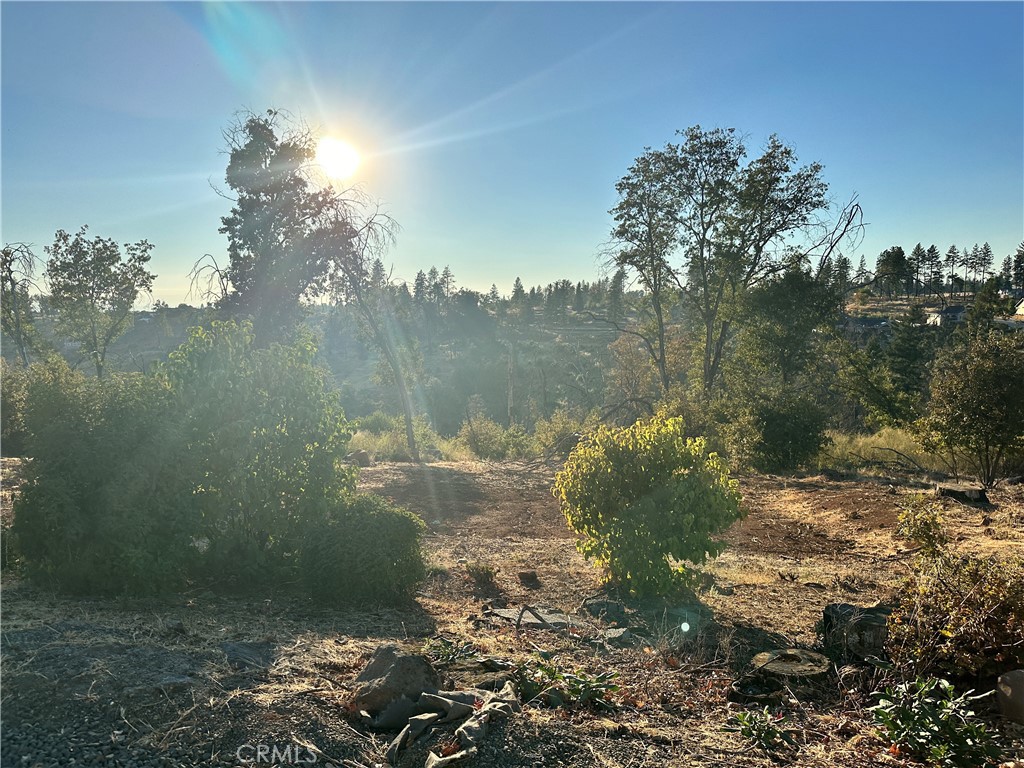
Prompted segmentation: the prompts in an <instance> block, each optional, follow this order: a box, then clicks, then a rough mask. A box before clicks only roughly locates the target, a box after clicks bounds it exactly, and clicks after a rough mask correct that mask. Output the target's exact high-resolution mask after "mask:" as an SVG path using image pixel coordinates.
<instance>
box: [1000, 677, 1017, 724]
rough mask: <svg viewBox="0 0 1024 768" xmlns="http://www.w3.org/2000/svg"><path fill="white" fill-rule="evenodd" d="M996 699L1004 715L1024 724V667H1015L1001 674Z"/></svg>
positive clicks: (1008, 718)
mask: <svg viewBox="0 0 1024 768" xmlns="http://www.w3.org/2000/svg"><path fill="white" fill-rule="evenodd" d="M996 699H997V700H998V701H999V711H1000V712H1002V713H1003V717H1005V718H1006V719H1007V720H1012V721H1013V722H1015V723H1020V724H1021V725H1024V669H1015V670H1013V671H1012V672H1007V673H1006V674H1003V675H1000V676H999V682H998V683H997V684H996Z"/></svg>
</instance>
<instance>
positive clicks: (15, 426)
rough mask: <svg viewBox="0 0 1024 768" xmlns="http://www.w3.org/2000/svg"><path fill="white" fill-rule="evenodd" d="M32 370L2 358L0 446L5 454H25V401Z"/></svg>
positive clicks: (0, 359)
mask: <svg viewBox="0 0 1024 768" xmlns="http://www.w3.org/2000/svg"><path fill="white" fill-rule="evenodd" d="M30 375H31V374H30V370H29V369H26V368H25V367H24V366H22V365H18V364H17V363H12V362H10V361H9V360H5V359H4V358H0V448H2V449H3V455H4V456H24V455H25V448H26V438H27V434H26V432H25V401H26V399H27V397H28V382H29V376H30Z"/></svg>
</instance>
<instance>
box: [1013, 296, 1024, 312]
mask: <svg viewBox="0 0 1024 768" xmlns="http://www.w3.org/2000/svg"><path fill="white" fill-rule="evenodd" d="M1013 314H1015V315H1022V316H1024V299H1021V300H1020V301H1018V302H1017V307H1016V309H1014V310H1013Z"/></svg>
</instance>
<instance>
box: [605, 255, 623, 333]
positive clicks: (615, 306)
mask: <svg viewBox="0 0 1024 768" xmlns="http://www.w3.org/2000/svg"><path fill="white" fill-rule="evenodd" d="M625 288H626V268H625V267H619V268H618V269H617V270H615V275H614V276H613V277H612V282H611V285H609V286H608V319H609V320H611V321H612V322H616V323H617V322H619V321H620V320H622V318H623V317H624V316H625V300H624V296H625Z"/></svg>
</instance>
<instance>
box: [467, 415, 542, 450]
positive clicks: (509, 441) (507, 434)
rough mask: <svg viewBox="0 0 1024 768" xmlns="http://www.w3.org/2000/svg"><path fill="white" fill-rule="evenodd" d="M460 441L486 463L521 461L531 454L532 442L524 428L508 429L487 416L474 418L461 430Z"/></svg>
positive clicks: (514, 425)
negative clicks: (509, 460) (508, 460)
mask: <svg viewBox="0 0 1024 768" xmlns="http://www.w3.org/2000/svg"><path fill="white" fill-rule="evenodd" d="M459 441H460V442H462V443H463V444H464V445H465V446H466V447H467V448H469V450H470V451H472V452H473V454H474V455H475V456H477V457H478V458H481V459H484V460H486V461H501V460H503V459H521V458H523V457H524V456H527V455H529V453H530V440H529V437H528V436H527V434H526V432H524V431H523V429H522V427H520V426H519V425H517V424H513V425H512V426H511V427H509V428H508V429H505V427H503V426H501V424H499V423H498V422H496V421H494V420H492V419H489V418H487V417H486V416H473V417H471V418H469V419H467V420H466V422H465V423H464V424H463V425H462V428H461V429H460V430H459Z"/></svg>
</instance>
